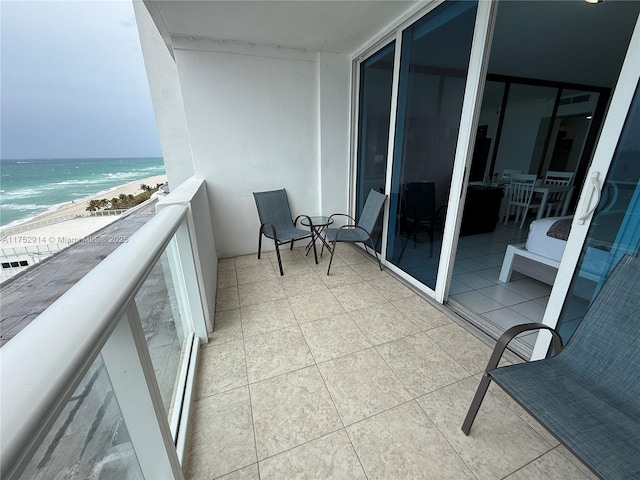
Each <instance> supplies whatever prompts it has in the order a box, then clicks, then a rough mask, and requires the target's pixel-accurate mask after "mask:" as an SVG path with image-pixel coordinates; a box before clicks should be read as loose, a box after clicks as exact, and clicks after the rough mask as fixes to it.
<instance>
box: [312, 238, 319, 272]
mask: <svg viewBox="0 0 640 480" xmlns="http://www.w3.org/2000/svg"><path fill="white" fill-rule="evenodd" d="M311 241H312V242H313V258H315V260H316V265H317V264H318V250H317V249H316V242H315V240H314V239H313V237H311Z"/></svg>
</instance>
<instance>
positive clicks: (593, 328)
mask: <svg viewBox="0 0 640 480" xmlns="http://www.w3.org/2000/svg"><path fill="white" fill-rule="evenodd" d="M638 292H640V259H638V258H632V257H629V256H625V257H623V258H622V260H621V261H620V263H619V264H618V266H617V267H616V268H615V270H614V271H613V272H612V273H611V275H610V276H609V278H608V279H607V281H606V282H605V284H604V286H603V287H602V289H601V290H600V292H599V293H598V295H597V297H596V299H595V300H594V301H593V303H592V304H591V306H590V307H589V310H588V312H587V313H586V315H585V316H584V318H583V320H582V322H581V323H580V325H579V326H578V328H577V329H576V331H575V332H574V334H573V336H572V337H571V339H570V340H569V342H568V343H567V346H566V347H565V348H564V349H562V343H561V340H560V336H559V335H558V333H557V332H555V330H553V329H550V328H549V327H547V326H545V325H540V324H525V325H516V326H515V327H512V328H510V329H509V330H507V331H506V332H505V333H504V334H503V335H502V337H501V338H500V339H499V340H498V343H497V344H496V347H495V349H494V351H493V354H492V355H491V359H490V360H489V364H488V365H487V368H486V370H485V372H484V375H483V378H482V380H481V382H480V386H479V387H478V390H477V392H476V394H475V397H474V398H473V401H472V403H471V407H470V408H469V411H468V413H467V417H466V418H465V420H464V423H463V425H462V431H463V432H464V433H465V434H467V435H468V434H469V431H470V429H471V426H472V424H473V421H474V419H475V417H476V414H477V413H478V409H479V408H480V405H481V404H482V400H483V398H484V396H485V393H486V392H487V388H488V387H489V384H490V383H491V380H493V381H495V382H496V383H497V384H498V385H499V386H500V387H501V388H502V389H503V390H504V391H505V392H507V393H508V394H509V395H510V396H511V397H512V398H513V399H514V400H515V401H516V402H518V403H519V404H520V405H522V407H523V408H524V409H525V410H526V411H527V412H529V413H530V414H531V415H532V416H533V417H534V418H535V419H536V420H538V421H539V422H540V423H541V424H542V425H543V426H544V427H545V428H547V430H549V431H550V432H551V433H552V434H553V435H554V436H555V437H556V438H557V439H558V440H559V441H560V442H562V443H563V444H564V445H565V446H566V447H567V448H568V449H569V450H570V451H571V452H573V454H574V455H576V457H578V458H579V459H580V460H581V461H582V462H583V463H584V464H585V465H587V466H588V467H589V468H591V469H592V470H593V472H594V473H596V474H597V475H598V476H599V477H601V478H607V479H629V478H640V321H639V320H638V313H640V295H639V294H638ZM532 328H546V329H550V330H552V331H553V336H554V341H555V343H554V351H555V353H556V355H555V356H553V357H550V358H547V359H544V360H539V361H534V362H527V363H519V364H516V365H509V366H503V367H497V365H498V362H499V361H500V357H501V356H502V353H503V352H504V350H505V348H506V346H507V344H508V343H509V341H510V340H511V339H512V338H513V337H515V336H516V335H517V334H518V333H521V332H523V331H525V330H531V329H532ZM560 350H561V351H560Z"/></svg>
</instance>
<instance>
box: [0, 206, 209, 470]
mask: <svg viewBox="0 0 640 480" xmlns="http://www.w3.org/2000/svg"><path fill="white" fill-rule="evenodd" d="M189 215H191V213H190V211H189V209H188V208H187V206H186V205H185V204H174V205H165V206H164V208H162V209H160V210H159V211H158V213H157V214H156V215H155V216H154V217H153V218H152V219H151V220H150V221H149V222H147V223H146V224H145V225H144V226H143V227H142V228H140V230H139V231H137V232H136V233H135V234H134V235H133V236H132V237H131V238H130V239H129V241H128V242H127V243H126V244H123V245H122V246H121V247H119V248H118V249H117V250H116V251H115V252H113V253H112V254H111V255H109V256H108V257H107V258H106V259H105V260H103V261H102V262H101V263H100V264H99V265H98V266H97V267H96V268H95V269H94V270H92V271H91V272H90V273H89V274H87V275H86V276H85V277H84V278H83V279H82V280H81V281H80V282H78V283H77V284H76V285H74V286H73V287H72V288H71V289H70V290H69V291H68V292H67V293H66V294H65V295H63V296H62V297H60V298H59V299H58V300H57V301H56V302H55V303H54V304H52V305H51V306H50V307H49V308H48V309H47V310H45V311H44V312H43V313H42V314H41V315H40V316H39V317H38V318H36V319H35V320H34V321H33V322H32V323H31V324H29V325H28V326H27V327H26V328H25V329H24V330H22V331H21V332H20V333H19V334H18V335H17V336H16V337H14V338H13V339H12V340H11V341H9V342H8V343H7V344H5V345H4V346H3V348H2V349H0V356H1V359H2V361H1V363H0V365H1V368H2V372H1V375H2V391H1V396H2V397H1V404H2V410H1V413H0V415H1V419H0V426H1V433H2V436H1V439H0V440H1V441H0V443H1V453H2V456H1V458H0V465H1V472H0V477H2V478H3V479H5V478H6V479H35V478H62V477H65V478H67V477H69V478H71V477H73V478H127V479H135V478H163V479H165V478H166V479H168V478H178V479H181V478H183V475H182V468H181V457H182V452H183V449H184V443H185V438H186V435H187V432H186V427H185V426H186V425H187V424H188V422H187V421H186V419H187V418H188V415H189V405H190V398H191V390H192V388H193V377H194V369H195V365H196V364H197V362H196V361H194V359H195V358H196V356H197V351H198V346H199V343H200V342H201V341H206V326H205V325H204V321H205V320H204V318H205V316H204V313H203V305H204V304H203V302H202V301H201V297H200V295H201V289H200V287H199V283H198V278H197V275H196V269H195V268H194V265H195V264H196V263H197V260H196V259H195V258H194V253H193V250H192V244H191V240H190V239H191V236H190V232H189V227H188V225H189V222H188V217H189ZM191 224H193V221H191Z"/></svg>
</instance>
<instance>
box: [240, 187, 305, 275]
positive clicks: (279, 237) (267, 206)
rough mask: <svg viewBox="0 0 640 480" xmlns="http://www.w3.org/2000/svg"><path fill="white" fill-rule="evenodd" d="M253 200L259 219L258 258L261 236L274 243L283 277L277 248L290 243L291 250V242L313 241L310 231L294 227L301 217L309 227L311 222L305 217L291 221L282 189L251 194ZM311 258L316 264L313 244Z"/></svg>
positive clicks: (287, 202)
mask: <svg viewBox="0 0 640 480" xmlns="http://www.w3.org/2000/svg"><path fill="white" fill-rule="evenodd" d="M253 198H254V199H255V201H256V207H257V208H258V217H260V233H259V234H258V258H260V252H261V251H262V235H264V236H265V237H267V238H270V239H271V240H273V242H274V243H275V245H276V255H277V256H278V266H279V267H280V275H284V271H283V270H282V259H281V258H280V248H279V246H280V245H282V244H285V243H291V249H293V242H295V241H296V240H302V239H304V238H311V239H313V237H312V235H311V231H309V230H302V229H300V228H297V227H296V225H297V223H298V220H299V219H300V218H302V217H306V218H307V220H308V221H309V225H311V220H310V219H309V217H308V216H307V215H298V216H297V217H296V219H295V220H292V217H291V209H290V208H289V200H288V199H287V192H286V191H285V190H284V189H282V190H272V191H268V192H253ZM313 256H314V258H315V260H316V263H318V253H317V251H316V244H315V242H314V243H313Z"/></svg>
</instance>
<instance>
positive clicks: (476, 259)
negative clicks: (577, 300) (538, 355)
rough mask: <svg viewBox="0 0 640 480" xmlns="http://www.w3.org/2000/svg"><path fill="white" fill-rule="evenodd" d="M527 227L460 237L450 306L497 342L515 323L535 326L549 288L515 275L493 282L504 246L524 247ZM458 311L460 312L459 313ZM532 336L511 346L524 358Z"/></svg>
mask: <svg viewBox="0 0 640 480" xmlns="http://www.w3.org/2000/svg"><path fill="white" fill-rule="evenodd" d="M527 232H528V229H527V226H526V225H525V226H524V227H523V228H522V229H520V228H519V224H516V223H514V222H509V223H508V224H507V225H504V224H502V223H499V224H498V225H497V226H496V229H495V230H494V231H493V232H491V233H484V234H479V235H470V236H467V237H461V238H460V240H459V243H458V251H457V254H456V261H455V264H454V275H453V279H452V282H451V288H450V299H451V300H452V301H453V302H451V303H452V306H453V307H454V308H455V307H456V305H457V306H458V310H460V311H463V312H464V313H465V314H466V315H468V316H469V318H470V319H472V321H473V323H474V324H475V325H476V326H477V327H478V328H480V329H481V330H484V331H487V332H488V333H489V334H490V335H492V336H494V337H495V336H498V335H500V334H501V333H502V332H504V331H505V330H506V329H507V328H509V327H511V326H513V325H516V324H518V323H525V322H539V321H541V320H542V317H543V315H544V311H545V308H546V305H547V301H548V300H549V294H550V292H551V287H550V286H549V285H546V284H544V283H542V282H539V281H537V280H534V279H532V278H528V277H525V276H524V275H521V274H519V273H517V272H516V273H514V274H513V275H512V278H511V281H510V282H508V283H502V282H500V280H499V279H498V277H499V275H500V268H501V267H502V260H503V258H504V254H505V251H506V249H507V245H509V244H518V243H524V242H525V241H526V238H527ZM460 306H462V307H463V308H462V309H460V308H459V307H460ZM536 335H537V334H536V333H530V334H527V335H522V336H521V337H520V338H519V340H520V341H521V343H518V342H516V343H515V344H514V345H515V346H516V347H518V345H519V346H520V348H519V353H521V354H523V355H525V356H528V355H529V354H530V350H531V348H532V347H533V343H534V342H535V339H536Z"/></svg>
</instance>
